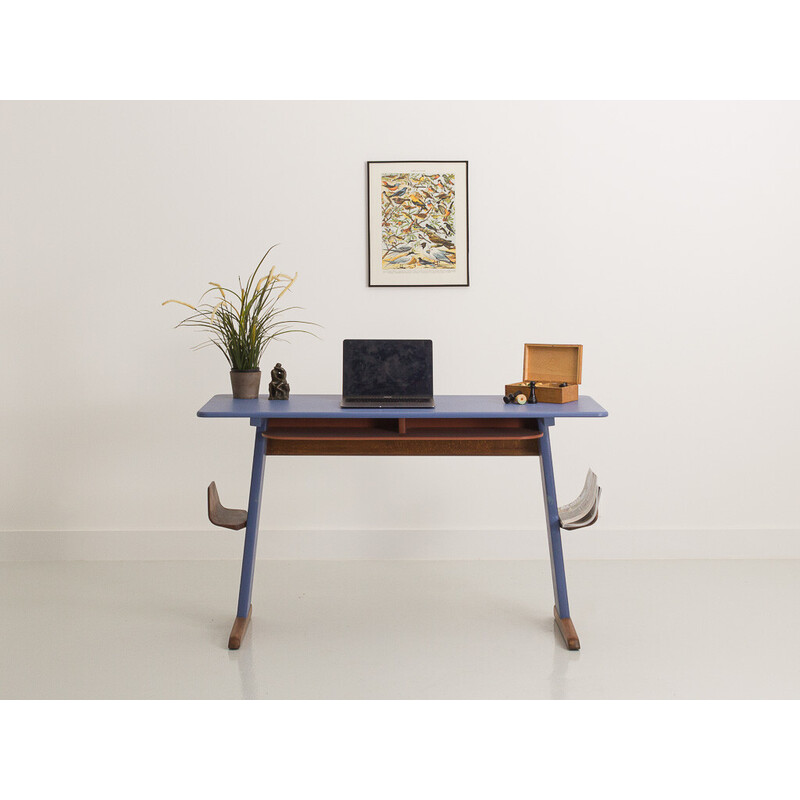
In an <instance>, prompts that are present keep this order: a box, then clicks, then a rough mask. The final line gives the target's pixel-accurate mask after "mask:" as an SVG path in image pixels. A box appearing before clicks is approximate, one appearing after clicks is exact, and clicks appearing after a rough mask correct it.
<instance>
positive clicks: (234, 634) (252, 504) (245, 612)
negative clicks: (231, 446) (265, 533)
mask: <svg viewBox="0 0 800 800" xmlns="http://www.w3.org/2000/svg"><path fill="white" fill-rule="evenodd" d="M250 424H251V425H253V426H255V429H256V435H255V442H254V444H253V470H252V472H251V473H250V498H249V500H248V502H247V529H246V530H245V535H244V554H243V555H242V578H241V581H240V583H239V605H238V607H237V611H236V621H235V622H234V623H233V629H232V630H231V635H230V639H229V640H228V649H229V650H238V649H239V646H240V645H241V643H242V639H243V638H244V635H245V633H246V631H247V626H248V624H249V622H250V616H251V615H252V613H253V606H252V603H251V599H252V595H253V573H254V571H255V568H256V545H257V544H258V523H259V520H260V518H261V491H262V489H263V486H264V461H265V457H266V450H267V440H266V439H265V438H264V436H263V435H262V434H263V433H265V432H266V430H267V423H266V420H251V421H250Z"/></svg>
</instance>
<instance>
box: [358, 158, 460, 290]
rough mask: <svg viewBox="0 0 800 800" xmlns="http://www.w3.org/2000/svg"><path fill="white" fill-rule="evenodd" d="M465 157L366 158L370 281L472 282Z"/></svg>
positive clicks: (405, 283)
mask: <svg viewBox="0 0 800 800" xmlns="http://www.w3.org/2000/svg"><path fill="white" fill-rule="evenodd" d="M467 202H468V195H467V162H466V161H369V162H367V211H368V217H369V219H368V225H369V285H370V286H469V235H468V229H467V218H468V205H467Z"/></svg>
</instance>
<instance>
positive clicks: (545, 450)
mask: <svg viewBox="0 0 800 800" xmlns="http://www.w3.org/2000/svg"><path fill="white" fill-rule="evenodd" d="M340 399H341V398H340V396H339V395H333V394H316V395H313V394H312V395H292V397H291V399H289V400H286V401H278V400H272V401H270V400H268V399H267V398H266V397H259V398H258V400H234V399H233V398H232V397H231V395H215V396H214V397H212V398H211V400H209V401H208V402H207V403H206V404H205V405H204V406H203V407H202V408H201V409H200V410H199V411H198V412H197V416H199V417H212V418H214V417H215V418H249V420H250V424H251V425H253V426H254V427H255V429H256V430H255V442H254V445H253V468H252V473H251V479H250V497H249V501H248V508H247V530H246V533H245V542H244V554H243V558H242V576H241V582H240V586H239V604H238V608H237V617H239V618H242V619H246V618H247V617H248V615H249V612H250V604H251V600H252V589H253V573H254V570H255V559H256V545H257V542H258V527H259V521H260V517H261V495H262V488H263V481H264V462H265V460H266V439H265V438H264V436H263V435H262V434H263V433H265V432H266V429H267V425H268V421H269V420H270V419H304V418H305V419H315V418H316V419H333V418H338V419H345V418H348V417H350V418H355V419H359V418H367V419H380V418H387V419H398V418H406V419H413V418H418V419H431V418H440V419H448V418H449V419H458V418H472V419H480V418H485V419H502V418H513V419H520V418H522V419H525V418H527V419H535V420H537V421H538V427H539V429H540V430H541V431H542V438H541V439H539V440H538V441H539V449H540V466H541V477H542V492H543V496H544V506H545V518H546V523H547V540H548V545H549V549H550V568H551V574H552V577H553V595H554V598H555V605H556V611H557V614H558V616H559V617H561V618H566V617H569V616H570V611H569V601H568V598H567V581H566V575H565V571H564V553H563V548H562V543H561V526H560V523H559V519H558V500H557V497H556V487H555V477H554V474H553V454H552V449H551V445H550V428H551V427H552V426H553V425H554V424H555V421H556V419H558V418H570V417H572V418H580V417H606V416H608V412H607V411H606V410H605V409H604V408H603V407H602V406H600V405H599V404H598V403H597V402H595V401H594V400H593V399H592V398H591V397H588V396H582V397H580V398H579V399H578V400H577V401H575V402H573V403H563V404H558V405H557V404H549V403H535V404H528V405H524V406H518V405H512V404H505V403H503V400H502V397H499V396H497V395H474V396H471V395H439V396H437V397H436V407H435V408H432V409H431V408H424V409H423V408H386V409H379V408H359V409H343V408H340V407H339V402H340Z"/></svg>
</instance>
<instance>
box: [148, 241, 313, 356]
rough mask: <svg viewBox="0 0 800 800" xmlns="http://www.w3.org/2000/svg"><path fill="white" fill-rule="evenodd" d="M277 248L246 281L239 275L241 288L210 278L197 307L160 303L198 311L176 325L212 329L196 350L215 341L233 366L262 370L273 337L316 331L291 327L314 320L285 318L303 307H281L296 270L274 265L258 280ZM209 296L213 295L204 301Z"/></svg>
mask: <svg viewBox="0 0 800 800" xmlns="http://www.w3.org/2000/svg"><path fill="white" fill-rule="evenodd" d="M274 247H275V245H273V246H272V247H270V248H269V250H267V252H266V253H264V257H263V258H262V259H261V261H259V262H258V266H257V267H256V268H255V269H254V270H253V272H252V273H251V274H250V276H249V277H248V278H247V280H246V282H245V283H244V284H242V279H241V277H240V278H239V289H238V291H237V290H236V289H233V288H229V287H227V286H222V285H221V284H219V283H215V282H213V281H209V284H210V286H211V288H210V289H206V291H205V292H203V294H202V295H201V297H200V301H199V302H198V304H197V305H196V306H193V305H191V304H190V303H184V302H183V301H182V300H165V301H164V302H163V303H162V304H161V305H162V306H165V305H167V304H168V303H177V304H178V305H182V306H186V307H187V308H190V309H191V310H192V311H194V314H192V315H191V316H189V317H187V318H186V319H184V320H181V321H180V322H179V323H178V324H177V325H176V326H175V327H176V328H180V327H187V328H200V329H202V330H204V331H206V332H207V333H208V335H209V338H208V340H206V341H205V342H201V343H200V344H198V345H196V346H195V347H194V348H193V349H195V350H198V349H200V348H203V347H209V346H212V345H213V346H214V347H217V348H218V349H219V350H221V351H222V353H223V354H224V356H225V358H226V359H227V361H228V364H229V365H230V368H231V369H232V370H236V371H245V370H257V369H260V366H259V365H260V363H261V357H262V355H263V354H264V351H265V350H266V349H267V345H268V344H269V343H270V342H271V341H272V340H273V339H276V340H278V341H285V339H283V337H284V336H286V335H287V334H290V333H311V335H312V336H313V335H314V334H313V333H312V332H311V331H308V330H305V329H304V328H302V327H301V328H296V327H292V326H293V325H315V324H316V323H313V322H306V321H304V320H287V319H283V317H282V316H281V315H283V314H285V313H286V312H287V311H293V310H295V309H297V308H299V307H298V306H287V307H285V308H279V307H278V301H279V300H280V299H281V298H282V297H283V296H284V295H285V294H286V292H288V291H289V290H290V289H291V288H292V285H293V284H294V282H295V280H296V279H297V273H295V274H294V277H290V276H289V275H284V274H283V273H276V272H275V267H274V266H273V267H272V269H270V271H269V274H268V275H264V276H262V277H261V278H257V276H258V272H259V270H260V269H261V266H262V265H263V263H264V261H266V258H267V256H268V255H269V254H270V252H271V251H272V250H273V248H274ZM209 294H211V295H212V297H211V298H210V299H205V298H206V297H207V296H208V295H209ZM279 317H280V319H279Z"/></svg>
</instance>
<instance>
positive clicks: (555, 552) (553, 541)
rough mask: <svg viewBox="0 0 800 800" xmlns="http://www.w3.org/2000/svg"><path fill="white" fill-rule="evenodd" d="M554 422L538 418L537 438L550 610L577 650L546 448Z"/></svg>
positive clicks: (550, 458)
mask: <svg viewBox="0 0 800 800" xmlns="http://www.w3.org/2000/svg"><path fill="white" fill-rule="evenodd" d="M554 424H555V420H554V419H553V418H552V417H548V418H546V419H542V420H541V422H540V430H541V431H542V438H541V439H539V455H540V458H539V465H540V467H541V470H542V492H543V495H544V512H545V519H546V521H547V542H548V544H549V546H550V570H551V572H552V575H553V594H554V596H555V601H556V605H555V608H554V609H553V612H554V614H555V618H556V624H557V625H558V629H559V631H560V632H561V635H562V636H563V637H564V641H565V642H566V645H567V648H568V649H569V650H580V646H581V645H580V641H579V640H578V635H577V633H576V632H575V627H574V626H573V624H572V620H571V618H570V615H569V599H568V597H567V576H566V574H565V572H564V551H563V549H562V546H561V523H560V522H559V519H558V500H557V498H556V481H555V476H554V474H553V451H552V449H551V447H550V427H551V426H552V425H554Z"/></svg>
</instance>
